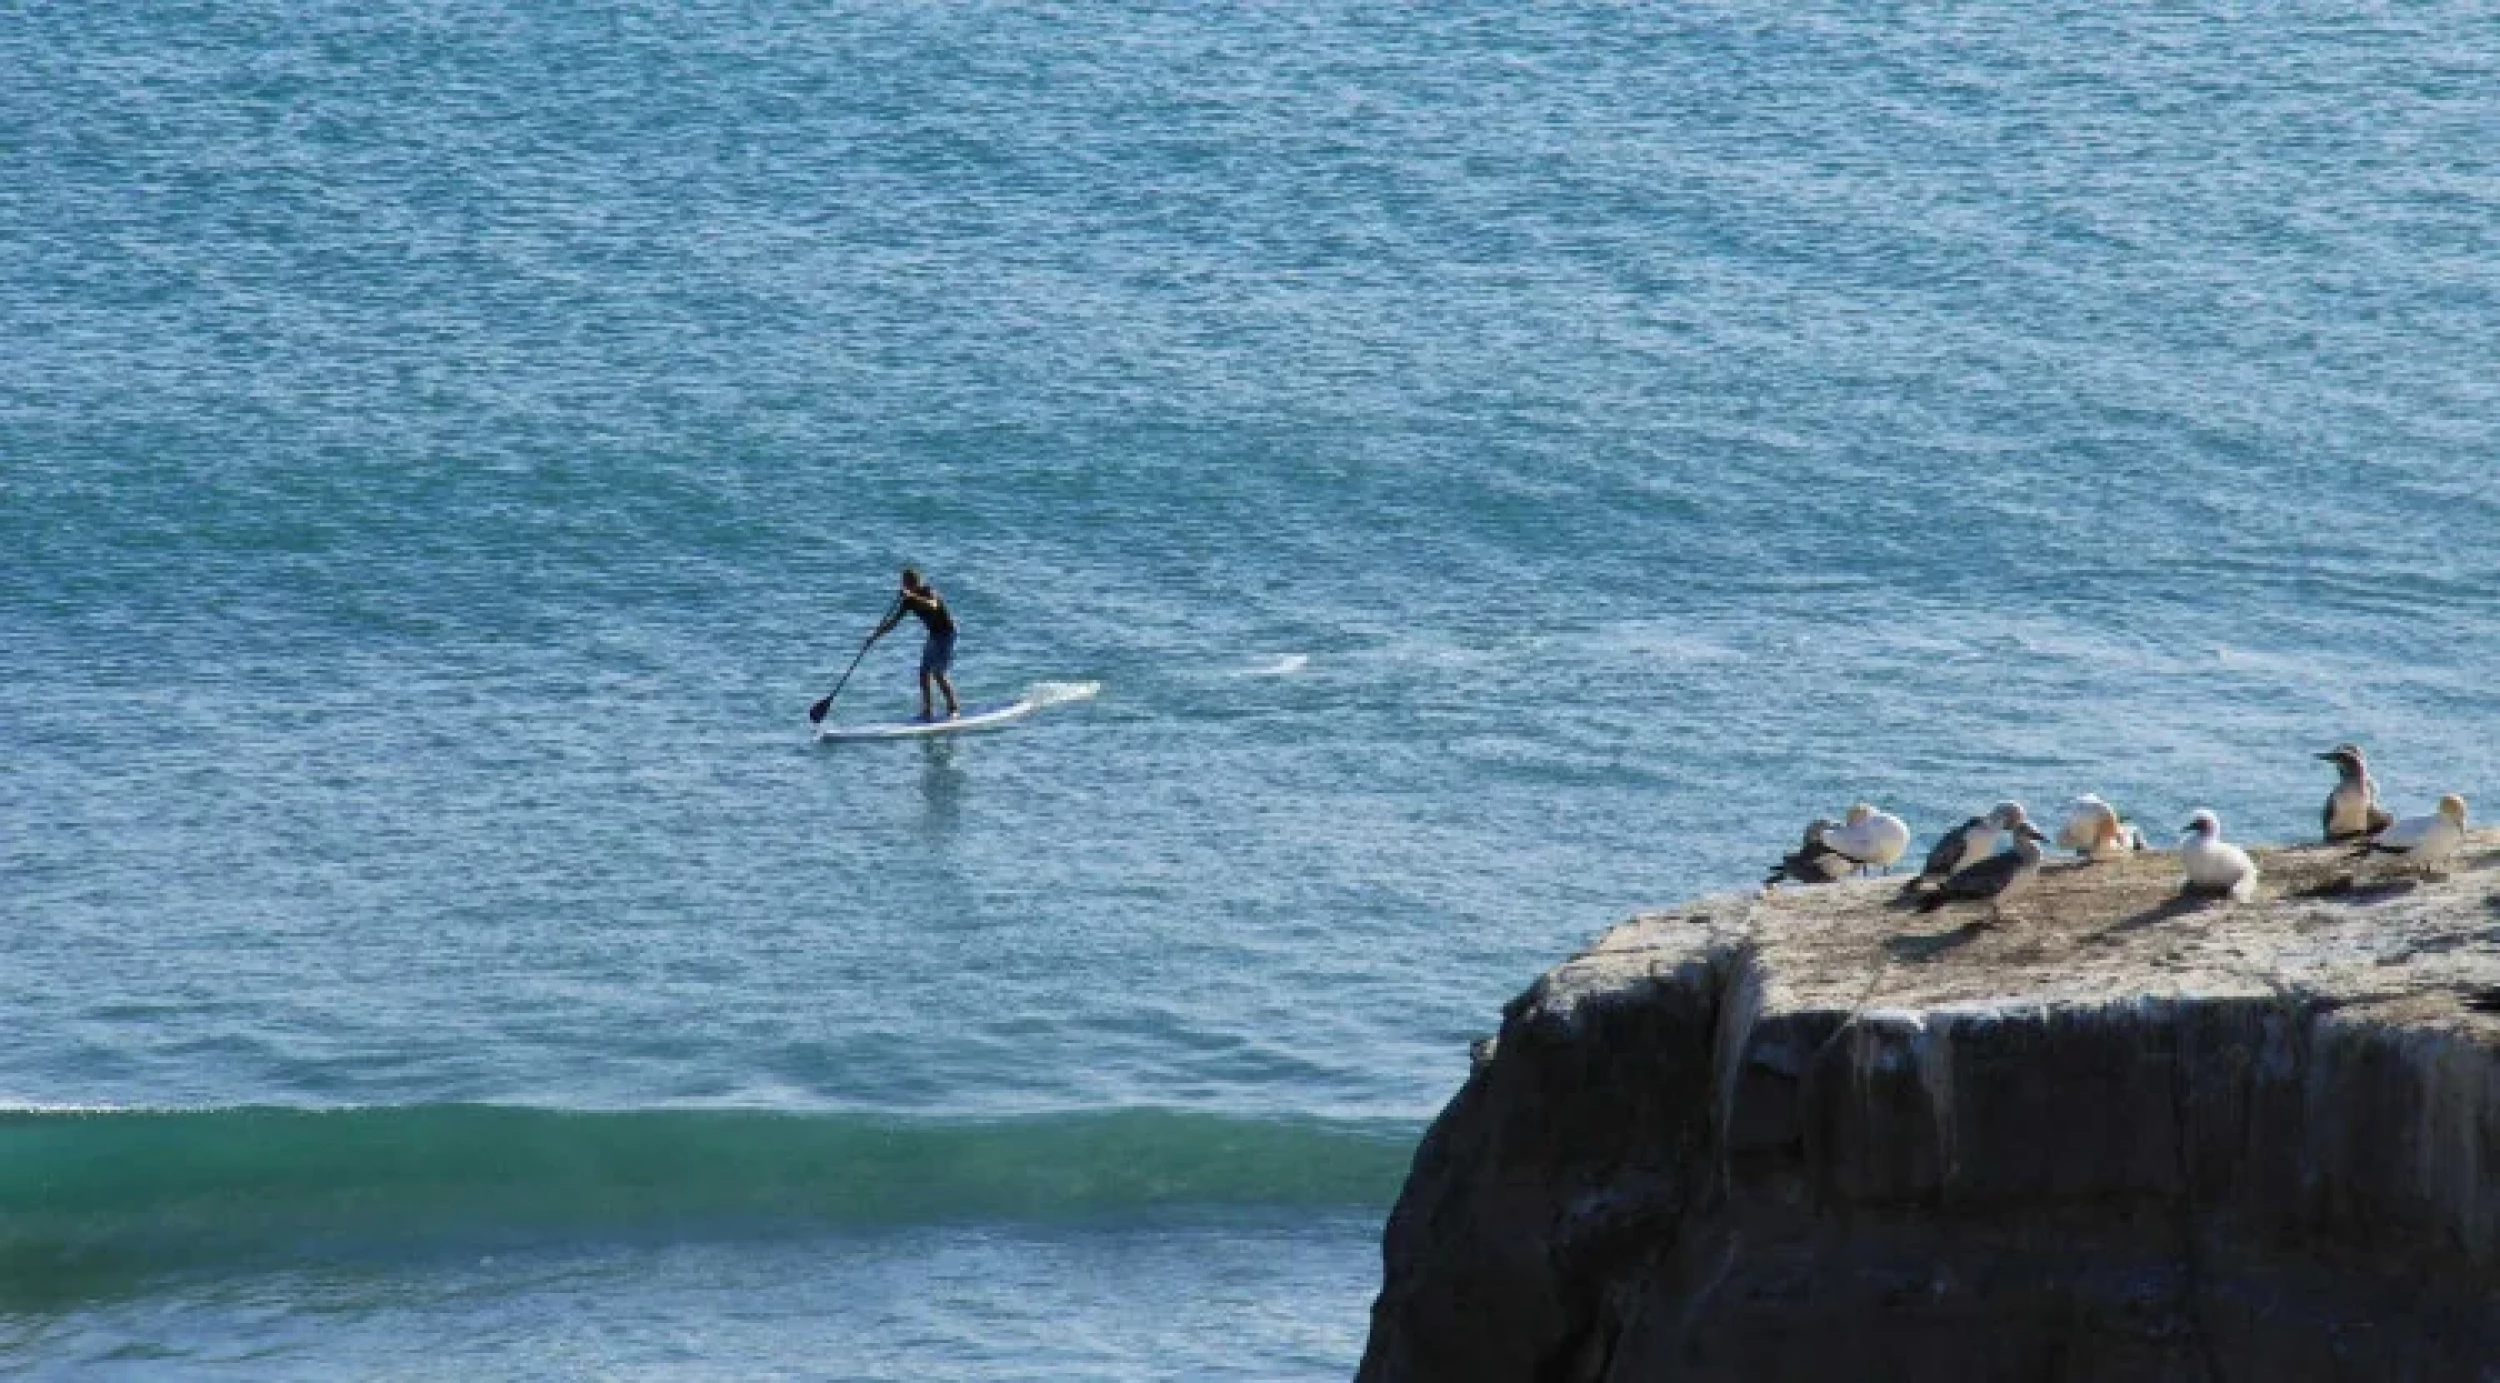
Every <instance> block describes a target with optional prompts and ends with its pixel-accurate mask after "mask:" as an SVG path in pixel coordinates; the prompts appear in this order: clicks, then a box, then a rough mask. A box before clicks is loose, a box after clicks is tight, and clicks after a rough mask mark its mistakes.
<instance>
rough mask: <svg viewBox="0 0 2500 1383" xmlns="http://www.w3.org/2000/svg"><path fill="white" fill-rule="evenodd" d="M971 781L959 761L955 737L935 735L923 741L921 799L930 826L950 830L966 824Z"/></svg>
mask: <svg viewBox="0 0 2500 1383" xmlns="http://www.w3.org/2000/svg"><path fill="white" fill-rule="evenodd" d="M968 781H969V775H967V774H966V773H965V772H964V771H963V769H962V767H961V766H959V765H958V764H956V762H955V746H954V743H953V742H952V741H951V740H949V739H948V738H947V737H946V736H944V735H932V736H930V737H929V738H928V739H925V740H922V741H921V742H920V802H921V808H922V812H923V817H924V819H925V820H926V821H927V823H928V825H929V827H930V829H932V830H935V831H940V832H950V831H953V830H954V829H955V828H956V827H957V826H958V825H961V824H962V821H963V807H964V786H965V784H966V783H967V782H968Z"/></svg>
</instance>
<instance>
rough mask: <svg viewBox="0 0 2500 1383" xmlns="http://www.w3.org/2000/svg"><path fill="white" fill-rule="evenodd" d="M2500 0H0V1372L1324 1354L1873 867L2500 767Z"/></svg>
mask: <svg viewBox="0 0 2500 1383" xmlns="http://www.w3.org/2000/svg"><path fill="white" fill-rule="evenodd" d="M2493 19H2494V16H2493V15H2492V14H2491V13H2490V12H2489V11H2488V10H2475V9H2472V8H2470V7H2454V8H2441V9H2436V10H2427V11H2391V12H2385V13H2379V12H2370V13H2360V14H2348V13H2344V12H2341V11H2330V10H2327V9H2324V8H2311V7H2300V6H2288V7H2262V8H2261V7H2240V8H2228V9H2218V10H2215V11H2213V12H2211V13H2209V14H2206V15H2202V16H2187V15H2161V14H2153V13H2145V12H2137V11H2121V12H2114V13H2113V12H2107V11H2105V10H2104V9H2103V8H2100V7H2093V8H2081V7H2078V8H2070V9H2062V10H2061V9H2040V8H2038V7H2029V8H2024V9H2021V10H2019V11H2010V12H1999V11H1993V10H1968V9H1961V8H1955V9H1950V10H1941V11H1936V10H1919V9H1899V8H1890V7H1865V6H1830V7H1819V8H1818V7H1806V8H1802V9H1801V8H1795V7H1790V8H1786V9H1782V10H1778V11H1773V10H1769V9H1763V10H1755V9H1747V8H1724V7H1708V6H1703V7H1683V8H1679V9H1677V10H1675V11H1673V12H1669V13H1651V12H1626V11H1623V10H1620V9H1615V8H1594V7H1592V8H1540V9H1537V10H1535V11H1533V12H1528V13H1514V12H1512V11H1511V10H1510V9H1508V8H1507V7H1493V6H1448V7H1441V8H1437V9H1433V10H1430V11H1425V12H1413V11H1403V10H1401V11H1372V10H1361V9H1350V8H1338V7H1327V6H1320V7H1300V8H1296V9H1291V10H1286V11H1262V10H1247V11H1243V10H1231V9H1205V8H1196V7H1188V8H1184V7H1166V8H1150V9H1134V10H1120V11H1110V10H1105V11H1099V12H1096V11H1083V10H1079V11H1073V12H1071V11H1061V10H1048V9H1000V8H989V7H926V6H876V7H868V6H861V7H844V6H829V7H815V8H809V9H805V10H788V11H784V10H769V9H761V8H757V7H749V6H732V5H722V4H694V3H673V4H656V3H655V4H640V5H631V4H629V5H622V6H614V7H607V8H597V9H593V8H588V7H577V6H571V5H549V6H529V7H501V6H486V5H447V6H428V7H408V6H396V7H394V6H382V7H375V6H358V5H346V4H325V3H300V4H257V5H255V4H205V5H183V6H171V5H168V6H130V7H101V8H99V7H83V6H82V7H70V6H56V5H48V4H37V5H34V6H32V7H20V8H17V9H15V10H12V11H10V12H9V13H7V14H4V15H0V65H5V67H6V69H7V70H9V71H10V72H12V73H14V74H16V76H15V78H14V79H13V80H11V81H9V82H6V83H0V172H4V173H5V174H6V176H5V177H4V178H0V247H5V249H6V253H5V254H0V334H5V339H6V341H7V343H8V344H7V347H6V349H5V350H0V554H5V560H4V561H0V761H5V763H6V765H7V769H6V779H5V782H6V789H5V791H0V927H5V929H6V935H7V938H8V956H9V963H8V964H7V965H5V966H0V1036H4V1037H5V1040H0V1107H4V1108H6V1109H7V1110H9V1111H10V1112H8V1113H5V1114H0V1372H22V1373H30V1374H34V1375H38V1376H41V1375H49V1374H61V1375H68V1374H73V1373H74V1374H78V1375H80V1376H95V1377H156V1376H180V1377H185V1378H196V1377H210V1378H215V1377H233V1378H253V1379H265V1378H287V1377H301V1378H337V1377H367V1376H389V1377H442V1378H450V1377H478V1376H490V1377H503V1376H515V1377H541V1376H552V1377H603V1376H632V1377H643V1378H659V1377H667V1378H702V1379H714V1378H717V1379H733V1378H734V1379H746V1378H756V1377H842V1378H896V1379H905V1378H910V1379H919V1378H963V1379H975V1378H998V1379H1022V1378H1065V1379H1148V1378H1218V1377H1229V1378H1243V1379H1283V1378H1331V1377H1342V1376H1344V1375H1346V1374H1347V1373H1349V1372H1350V1371H1351V1369H1352V1367H1353V1363H1354V1360H1355V1358H1356V1357H1357V1355H1358V1354H1359V1352H1360V1348H1361V1338H1362V1331H1363V1325H1364V1319H1363V1317H1364V1311H1365V1308H1366V1306H1367V1304H1368V1299H1369V1294H1370V1292H1371V1291H1372V1290H1373V1289H1374V1287H1375V1285H1376V1272H1377V1268H1376V1263H1377V1256H1376V1255H1377V1249H1376V1244H1377V1235H1378V1229H1379V1224H1380V1220H1381V1218H1382V1216H1383V1214H1384V1213H1385V1211H1386V1208H1387V1206H1388V1204H1389V1201H1390V1200H1391V1198H1392V1197H1393V1196H1394V1195H1395V1192H1396V1189H1397V1185H1398V1181H1399V1177H1400V1176H1401V1174H1402V1171H1403V1167H1404V1163H1405V1160H1406V1158H1407V1156H1408V1154H1409V1152H1410V1150H1411V1148H1412V1144H1413V1140H1414V1137H1415V1136H1416V1134H1417V1133H1418V1131H1419V1130H1420V1129H1421V1127H1422V1126H1423V1123H1424V1122H1425V1121H1426V1120H1427V1119H1428V1118H1429V1117H1430V1115H1431V1113H1432V1112H1433V1111H1434V1110H1435V1109H1437V1108H1438V1106H1439V1105H1440V1103H1441V1102H1442V1101H1443V1100H1444V1099H1446V1098H1447V1097H1448V1095H1449V1094H1450V1093H1451V1091H1453V1090H1454V1089H1455V1088H1456V1086H1457V1083H1458V1082H1459V1080H1460V1079H1461V1078H1462V1077H1463V1075H1464V1072H1465V1067H1466V1044H1467V1041H1468V1039H1469V1038H1471V1037H1473V1036H1476V1035H1480V1034H1481V1033H1483V1032H1485V1031H1488V1030H1489V1029H1490V1028H1491V1026H1492V1025H1493V1024H1494V1023H1495V1022H1496V1020H1497V1014H1498V1008H1499V1005H1500V1004H1501V1002H1502V1001H1503V1000H1504V999H1505V998H1507V997H1508V996H1509V995H1511V994H1512V993H1514V992H1515V991H1516V990H1517V989H1518V988H1519V987H1520V986H1522V985H1523V984H1524V983H1526V982H1527V981H1528V980H1529V979H1530V978H1532V977H1533V976H1534V975H1535V974H1536V973H1537V972H1538V971H1539V970H1540V969H1542V968H1543V967H1544V966H1546V965H1548V964H1550V963H1551V962H1552V961H1554V960H1555V959H1557V958H1559V957H1561V956H1562V955H1564V954H1567V953H1568V952H1569V951H1570V950H1571V949H1572V948H1573V947H1574V946H1576V945H1578V944H1579V943H1581V942H1582V941H1584V940H1586V939H1587V938H1588V937H1590V936H1592V935H1593V934H1594V933H1596V932H1597V931H1598V930H1599V929H1601V928H1602V927H1603V926H1605V925H1606V924H1607V923H1609V922H1610V921H1613V920H1615V919H1616V918H1618V917H1620V916H1621V915H1623V914H1625V913H1628V912H1630V911H1632V910H1634V909H1637V908H1640V907H1644V906H1656V905H1663V904H1666V903H1669V902H1672V901H1674V900H1676V899H1678V898H1681V897H1684V896H1688V895H1692V894H1695V893H1700V892H1705V891H1712V890H1719V889H1726V888H1731V887H1736V886H1741V885H1743V884H1745V883H1747V882H1749V881H1750V880H1752V879H1753V878H1756V877H1758V876H1759V871H1760V868H1761V867H1762V866H1763V865H1764V864H1766V863H1768V862H1769V861H1770V860H1771V859H1773V858H1775V857H1776V856H1777V855H1778V853H1779V852H1780V851H1781V850H1783V849H1785V848H1786V847H1787V846H1788V845H1790V844H1791V843H1793V840H1794V838H1795V834H1796V831H1797V828H1798V826H1799V825H1800V824H1801V823H1802V822H1803V821H1804V819H1806V818H1807V817H1810V816H1813V815H1816V814H1820V813H1827V812H1832V811H1836V810H1837V809H1838V808H1839V807H1841V806H1844V805H1846V803H1847V802H1848V801H1849V800H1851V799H1852V798H1855V797H1859V796H1869V797H1873V798H1875V799H1877V800H1880V801H1882V802H1884V803H1886V804H1888V805H1890V806H1892V807H1893V808H1895V809H1896V810H1899V811H1901V812H1902V813H1903V814H1905V815H1906V816H1908V817H1909V818H1910V820H1911V821H1912V822H1913V824H1914V825H1916V826H1918V827H1920V828H1921V835H1922V838H1925V837H1928V836H1931V835H1932V834H1933V831H1934V828H1935V827H1936V826H1937V825H1938V824H1939V823H1943V822H1947V821H1950V820H1957V819H1958V818H1959V817H1960V816H1962V815H1964V814H1966V813H1968V812H1969V811H1971V810H1973V809H1975V808H1977V807H1978V806H1981V805H1984V804H1985V803H1987V802H1990V801H1993V800H1995V799H1997V798H1999V797H2003V796H2009V795H2010V796H2017V797H2021V798H2023V799H2025V800H2027V801H2029V802H2031V803H2032V804H2033V805H2034V806H2035V808H2037V807H2041V806H2043V805H2044V804H2050V803H2054V802H2057V801H2060V800H2062V799H2063V798H2064V797H2066V796H2068V795H2071V794H2073V793H2076V792H2080V791H2085V790H2096V791H2099V792H2101V793H2102V794H2103V795H2105V796H2108V797H2110V798H2112V799H2113V800H2115V801H2118V802H2120V803H2122V804H2124V805H2126V806H2128V807H2129V808H2130V809H2131V810H2133V811H2135V812H2136V813H2138V814H2139V815H2141V816H2142V817H2143V819H2144V820H2145V821H2147V822H2148V824H2151V825H2153V826H2155V827H2156V828H2157V834H2166V833H2167V828H2168V827H2170V826H2173V825H2175V824H2177V823H2178V822H2182V821H2184V820H2185V818H2186V814H2187V813H2188V812H2189V811H2190V810H2192V809H2193V808H2195V807H2199V806H2211V807H2214V808H2216V809H2218V810H2219V811H2220V812H2221V813H2222V815H2223V817H2224V820H2225V822H2226V825H2227V828H2228V830H2229V831H2230V833H2231V834H2233V835H2235V836H2241V837H2250V838H2260V839H2263V838H2288V837H2293V836H2296V835H2299V834H2302V833H2305V832H2307V831H2309V830H2311V829H2313V826H2314V821H2315V812H2316V808H2317V804H2318V802H2319V801H2320V799H2321V797H2322V794H2323V792H2324V790H2325V788H2326V786H2327V783H2328V774H2327V773H2326V770H2325V769H2324V767H2323V766H2322V765H2320V764H2318V763H2317V762H2315V761H2314V760H2312V759H2310V758H2309V757H2308V755H2310V754H2311V753H2313V752H2315V751H2316V750H2319V749H2323V748H2326V747H2327V746H2329V745H2331V744H2333V743H2335V742H2336V741H2338V740H2341V739H2346V738H2351V739H2357V740H2360V741H2361V742H2363V743H2364V744H2366V745H2367V746H2368V747H2369V748H2370V749H2371V751H2372V753H2373V757H2374V759H2375V760H2376V762H2377V764H2378V766H2379V769H2380V772H2381V776H2382V778H2383V779H2384V781H2385V784H2386V787H2387V789H2388V792H2389V794H2390V796H2391V798H2392V799H2393V801H2394V805H2396V806H2397V807H2398V809H2399V810H2404V811H2416V810H2423V809H2426V808H2427V806H2428V804H2429V803H2430V801H2431V800H2432V798H2433V797H2435V796H2436V795H2437V794H2438V793H2439V792H2442V791H2447V790H2458V791H2462V792H2464V793H2466V794H2467V795H2468V797H2469V798H2471V799H2472V800H2474V801H2475V802H2476V803H2477V804H2478V805H2481V806H2483V808H2484V810H2485V811H2486V812H2487V813H2488V812H2500V737H2495V735H2494V733H2493V731H2494V728H2495V724H2496V723H2500V693H2495V691H2494V688H2495V686H2496V685H2500V594H2495V593H2496V592H2500V541H2495V537H2494V535H2495V533H2500V472H2495V465H2496V464H2500V373H2496V372H2495V371H2494V369H2493V368H2492V361H2493V356H2492V342H2493V341H2494V340H2496V339H2500V173H2495V171H2494V167H2493V164H2492V161H2491V151H2492V150H2493V149H2495V148H2500V25H2495V24H2494V23H2493ZM906 561H910V562H917V563H919V564H920V565H921V566H923V567H924V568H925V569H927V570H928V571H929V572H930V573H931V574H932V575H933V577H934V578H935V579H936V581H937V584H938V585H939V586H940V587H941V588H942V589H943V590H944V591H945V592H946V593H947V594H948V596H949V598H950V599H951V601H952V602H953V603H954V605H955V607H956V608H957V610H958V612H959V614H960V616H961V618H962V620H963V622H964V626H965V631H966V632H965V636H964V643H963V648H962V652H961V655H960V658H959V662H958V672H959V679H960V681H961V682H962V684H963V686H964V689H965V692H966V694H967V696H968V697H970V698H971V699H973V700H976V701H981V700H988V699H993V698H996V697H1000V696H1006V695H1012V694H1015V693H1018V692H1021V691H1023V690H1024V689H1026V688H1028V687H1031V686H1034V685H1036V684H1045V683H1050V684H1087V683H1092V684H1099V690H1098V694H1097V695H1095V696H1093V697H1092V698H1091V699H1082V700H1068V701H1065V702H1063V703H1061V704H1059V705H1055V706H1052V707H1050V708H1048V709H1046V710H1044V711H1043V712H1041V713H1039V714H1038V715H1037V716H1035V717H1034V718H1033V719H1031V720H1030V721H1028V722H1026V723H1025V724H1024V725H1022V726H1020V727H1019V728H1017V729H1016V730H1014V731H1012V732H1010V733H1006V734H1000V735H995V736H989V737H982V738H977V739H972V738H967V739H961V740H956V741H951V742H933V743H904V744H885V745H853V746H843V747H840V748H819V747H817V746H815V745H814V744H812V743H811V742H810V740H809V738H808V735H807V725H806V722H805V719H804V717H803V714H802V713H803V711H804V708H805V707H806V705H807V704H808V702H809V701H811V700H813V699H814V698H815V697H817V696H818V695H821V694H822V692H823V691H824V689H825V688H826V687H827V686H829V685H830V683H831V681H832V679H833V677H834V675H835V674H837V673H838V672H839V671H840V670H841V667H842V666H843V664H844V663H846V662H847V661H848V660H849V658H850V656H851V654H852V652H853V651H854V650H855V649H856V647H857V646H858V641H859V639H860V638H861V637H862V636H863V635H864V634H865V632H866V630H867V629H868V627H869V626H870V625H872V624H873V622H874V621H875V620H876V618H877V617H878V615H879V613H880V612H881V611H882V609H883V605H884V601H885V599H886V596H887V593H888V591H889V590H890V586H891V581H892V575H893V569H894V568H895V567H897V566H899V565H900V564H902V563H903V562H906ZM910 670H911V648H910V641H909V640H908V639H904V638H897V639H896V640H894V641H892V642H891V643H889V644H886V645H881V646H880V647H879V648H878V649H876V650H875V651H874V652H872V653H871V655H870V657H869V659H868V660H867V662H866V663H865V664H864V665H863V667H862V668H861V671H860V673H859V675H858V676H857V677H856V678H855V679H854V681H853V683H852V685H851V687H850V688H849V689H848V690H846V691H845V692H844V694H843V698H842V701H841V702H840V703H838V706H837V711H836V714H837V717H838V718H840V719H843V720H865V719H872V718H883V717H887V716H891V715H894V714H898V713H902V712H905V711H907V710H908V709H909V708H910V705H911V701H912V691H911V687H910Z"/></svg>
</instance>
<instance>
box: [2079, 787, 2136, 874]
mask: <svg viewBox="0 0 2500 1383" xmlns="http://www.w3.org/2000/svg"><path fill="white" fill-rule="evenodd" d="M2057 843H2058V844H2059V845H2060V846H2062V847H2064V848H2065V849H2068V850H2072V851H2074V852H2075V853H2076V854H2078V855H2082V856H2084V857H2086V858H2088V859H2095V860H2114V859H2118V858H2120V857H2122V856H2125V855H2129V854H2132V853H2134V852H2135V851H2138V850H2141V849H2143V848H2144V833H2143V832H2142V831H2139V830H2137V829H2136V828H2135V827H2134V826H2133V825H2131V824H2130V823H2128V822H2125V821H2122V820H2120V819H2119V817H2118V809H2117V808H2116V807H2113V806H2111V805H2110V804H2108V803H2107V802H2104V801H2102V800H2101V799H2100V798H2099V797H2098V796H2095V795H2094V794H2092V793H2088V792H2087V793H2085V794H2084V795H2083V796H2081V797H2078V798H2076V799H2075V800H2074V801H2072V802H2069V803H2067V804H2066V824H2065V825H2063V826H2060V827H2058V828H2057Z"/></svg>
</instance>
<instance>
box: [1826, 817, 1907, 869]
mask: <svg viewBox="0 0 2500 1383" xmlns="http://www.w3.org/2000/svg"><path fill="white" fill-rule="evenodd" d="M1823 843H1824V844H1825V845H1828V846H1830V847H1831V848H1832V849H1834V850H1836V851H1839V852H1840V853H1841V854H1844V855H1847V856H1848V857H1849V859H1850V860H1851V861H1852V862H1853V863H1855V864H1856V865H1857V866H1858V867H1859V868H1860V869H1884V870H1889V869H1891V868H1892V866H1893V863H1894V861H1896V860H1899V859H1900V858H1901V855H1902V852H1903V851H1906V850H1908V849H1909V848H1910V827H1909V823H1907V822H1905V821H1903V820H1902V819H1901V818H1900V817H1897V816H1894V815H1893V814H1892V813H1890V812H1879V811H1877V810H1875V808H1874V806H1873V805H1872V804H1869V803H1866V802H1860V803H1858V804H1856V805H1855V806H1852V807H1851V808H1849V819H1848V820H1847V821H1846V822H1843V823H1842V824H1841V826H1840V828H1839V829H1837V830H1834V831H1829V832H1826V833H1825V834H1824V836H1823Z"/></svg>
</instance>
